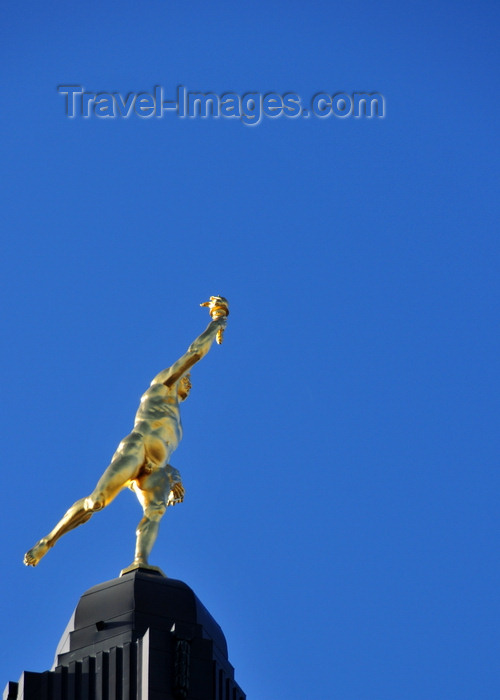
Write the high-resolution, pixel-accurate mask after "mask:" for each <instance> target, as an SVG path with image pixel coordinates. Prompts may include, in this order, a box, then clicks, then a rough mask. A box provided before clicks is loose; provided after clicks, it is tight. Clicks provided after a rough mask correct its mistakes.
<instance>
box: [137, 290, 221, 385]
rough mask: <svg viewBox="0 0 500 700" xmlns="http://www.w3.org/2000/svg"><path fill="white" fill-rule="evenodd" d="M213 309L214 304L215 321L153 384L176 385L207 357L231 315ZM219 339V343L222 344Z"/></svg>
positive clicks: (213, 316)
mask: <svg viewBox="0 0 500 700" xmlns="http://www.w3.org/2000/svg"><path fill="white" fill-rule="evenodd" d="M212 299H223V297H212ZM224 301H226V300H224ZM207 305H208V302H207ZM226 305H227V301H226ZM213 307H214V304H213V303H212V308H211V309H210V313H211V315H212V318H213V321H210V323H209V324H208V326H207V327H206V329H205V330H204V331H203V333H202V334H201V335H199V336H198V337H197V338H196V340H194V341H193V342H192V343H191V345H190V346H189V348H188V349H187V351H186V352H185V353H184V355H183V356H182V357H180V358H179V359H178V360H177V362H174V364H173V365H172V366H171V367H168V368H167V369H164V370H163V371H162V372H160V373H159V374H157V375H156V377H155V378H154V379H153V381H152V382H151V384H165V385H166V386H172V384H175V382H177V381H178V380H179V379H180V378H181V377H182V375H183V374H186V372H188V371H189V369H190V368H191V367H192V366H193V365H194V364H196V363H197V362H199V361H200V360H201V358H202V357H205V355H206V354H207V352H208V351H209V350H210V348H211V347H212V343H213V342H214V340H215V339H216V337H217V334H218V333H219V331H223V330H224V328H225V327H226V323H227V314H228V313H229V311H228V310H227V308H226V313H225V315H221V312H220V311H219V312H216V311H214V308H213ZM221 308H222V307H221V306H220V305H219V306H217V309H221ZM216 314H217V315H216ZM220 337H221V336H220V335H219V339H220ZM219 339H218V342H220V340H219Z"/></svg>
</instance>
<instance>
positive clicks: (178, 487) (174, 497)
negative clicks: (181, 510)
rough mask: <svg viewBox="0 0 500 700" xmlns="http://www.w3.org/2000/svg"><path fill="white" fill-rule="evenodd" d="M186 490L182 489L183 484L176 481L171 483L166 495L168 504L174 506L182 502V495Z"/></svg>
mask: <svg viewBox="0 0 500 700" xmlns="http://www.w3.org/2000/svg"><path fill="white" fill-rule="evenodd" d="M185 493H186V491H185V489H184V486H183V485H182V484H181V483H180V482H177V483H175V484H173V485H172V490H171V491H170V493H169V495H168V502H167V505H168V506H175V505H177V503H182V501H183V500H184V495H185Z"/></svg>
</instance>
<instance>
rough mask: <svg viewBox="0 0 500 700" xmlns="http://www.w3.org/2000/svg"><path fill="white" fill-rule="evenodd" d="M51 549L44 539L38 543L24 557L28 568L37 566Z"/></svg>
mask: <svg viewBox="0 0 500 700" xmlns="http://www.w3.org/2000/svg"><path fill="white" fill-rule="evenodd" d="M49 549H50V547H49V545H48V543H47V540H46V539H42V540H40V541H39V542H37V543H36V545H35V546H34V547H32V548H31V549H30V550H29V551H28V552H26V554H25V555H24V560H23V561H24V563H25V564H26V566H36V565H37V564H38V562H39V561H40V559H41V558H42V557H43V556H45V555H46V554H47V552H48V551H49Z"/></svg>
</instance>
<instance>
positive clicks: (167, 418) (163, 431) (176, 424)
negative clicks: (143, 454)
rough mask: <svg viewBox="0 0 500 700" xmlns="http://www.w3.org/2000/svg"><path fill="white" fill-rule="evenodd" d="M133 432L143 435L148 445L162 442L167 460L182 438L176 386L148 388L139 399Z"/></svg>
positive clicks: (155, 385) (153, 386)
mask: <svg viewBox="0 0 500 700" xmlns="http://www.w3.org/2000/svg"><path fill="white" fill-rule="evenodd" d="M134 431H136V432H139V433H141V434H142V435H144V437H145V438H147V442H149V443H153V442H154V441H155V440H160V441H161V442H163V443H164V444H165V447H166V448H167V451H168V455H166V457H167V458H168V456H169V455H170V454H171V453H172V452H173V451H174V450H175V449H176V448H177V446H178V444H179V442H180V441H181V438H182V424H181V416H180V410H179V398H178V395H177V387H176V386H173V387H170V388H167V387H166V386H165V385H164V384H153V385H152V386H150V387H149V389H148V390H147V391H146V392H145V393H144V394H143V395H142V397H141V403H140V406H139V409H138V411H137V413H136V416H135V424H134ZM162 461H163V460H162Z"/></svg>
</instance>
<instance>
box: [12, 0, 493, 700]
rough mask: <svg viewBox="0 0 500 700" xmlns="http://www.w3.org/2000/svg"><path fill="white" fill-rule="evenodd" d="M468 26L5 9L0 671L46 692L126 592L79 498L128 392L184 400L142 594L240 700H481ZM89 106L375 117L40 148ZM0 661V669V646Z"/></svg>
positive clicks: (482, 253) (481, 534)
mask: <svg viewBox="0 0 500 700" xmlns="http://www.w3.org/2000/svg"><path fill="white" fill-rule="evenodd" d="M499 14H500V12H499V8H498V4H497V3H495V2H492V1H490V2H475V3H472V2H460V1H459V2H443V1H442V0H435V1H434V2H412V1H409V2H405V3H402V2H394V1H391V0H388V1H385V2H384V1H383V0H382V1H381V2H376V3H373V2H367V1H366V0H359V1H357V2H349V3H347V2H344V3H337V2H305V0H303V1H302V2H298V1H297V0H288V2H284V1H283V0H279V1H278V0H274V1H273V0H267V1H266V2H262V1H258V2H257V1H255V2H247V3H243V4H242V3H234V2H224V1H222V2H217V3H208V4H207V3H206V2H200V1H199V0H193V2H190V3H172V2H167V1H163V2H160V1H159V0H149V2H145V3H137V2H130V1H129V0H121V1H120V2H106V3H103V2H90V1H89V2H85V3H67V2H66V3H62V2H51V3H49V4H47V3H45V4H43V5H40V4H39V3H35V2H27V3H23V4H17V5H16V4H12V3H11V4H9V6H8V7H7V8H5V9H4V18H3V21H2V28H3V39H2V45H1V49H0V50H1V55H2V59H3V66H4V82H3V89H2V108H1V110H0V120H1V128H2V137H3V138H2V153H3V155H2V165H3V170H4V177H3V186H2V200H3V202H2V218H3V236H2V254H1V257H0V269H1V279H2V289H3V297H4V298H3V301H2V304H1V306H0V314H1V321H2V329H3V333H2V336H3V343H2V366H3V372H2V394H3V397H4V399H3V411H2V413H3V419H2V426H3V445H4V453H3V480H4V501H3V508H2V521H3V524H2V532H3V533H4V542H3V547H2V559H3V575H2V580H1V587H2V590H1V601H2V625H3V630H4V644H3V647H2V656H1V659H0V686H1V687H0V690H2V689H3V687H4V685H5V683H6V682H7V681H8V680H17V679H18V677H19V675H20V674H21V672H22V670H23V669H26V670H34V671H43V670H46V669H47V668H49V667H50V665H51V663H52V658H53V653H54V651H55V647H56V645H57V642H58V640H59V637H60V635H61V634H62V632H63V629H64V627H65V625H66V622H67V620H68V619H69V617H70V615H71V612H72V610H73V608H74V606H75V605H76V603H77V601H78V599H79V597H80V595H81V594H82V593H83V592H84V591H85V590H86V589H88V588H90V587H91V586H93V585H95V584H97V583H100V582H102V581H106V580H108V579H111V578H114V577H115V576H116V575H117V574H118V572H119V571H120V569H121V568H123V567H124V566H126V565H127V564H128V563H130V560H131V558H132V552H133V544H134V534H133V533H134V529H135V526H136V524H137V522H138V521H139V519H140V517H141V511H140V508H139V506H138V504H137V503H136V502H135V498H134V496H133V494H132V493H131V492H129V491H127V492H125V493H123V494H122V495H120V497H119V498H118V499H117V500H116V501H115V502H114V503H113V504H112V505H111V506H110V507H109V509H107V511H105V512H103V513H100V514H97V515H96V516H95V517H94V518H93V519H92V521H91V522H89V523H88V524H87V525H85V526H84V527H81V528H80V529H78V530H75V531H74V532H72V533H70V534H69V535H67V536H66V537H65V538H63V539H62V540H61V541H60V542H59V543H58V545H57V546H56V548H55V549H54V550H52V551H51V552H50V553H49V554H48V555H47V557H46V558H45V559H44V560H43V561H42V562H41V564H40V565H39V567H38V568H37V569H34V570H33V569H27V568H25V567H24V566H23V564H22V556H23V554H24V552H25V551H26V549H28V548H29V547H30V546H32V544H34V542H35V541H36V540H37V539H38V538H39V537H41V536H42V535H44V534H46V532H47V531H48V530H49V529H50V528H51V527H52V526H53V525H54V524H55V522H56V521H57V520H58V519H59V517H60V516H61V515H62V514H63V512H64V511H65V510H66V508H67V507H68V506H69V505H71V503H73V501H75V500H76V499H77V498H79V497H81V496H85V495H87V494H88V493H89V492H90V491H91V489H92V488H93V486H94V484H95V482H96V480H97V478H98V477H99V476H100V474H101V472H102V471H103V469H104V468H105V467H106V465H107V463H108V461H109V459H110V457H111V455H112V453H113V451H114V449H115V447H116V445H117V443H118V442H119V440H120V439H121V438H122V437H123V436H124V435H125V434H126V433H127V432H128V431H129V430H130V428H131V422H132V419H133V415H134V412H135V410H136V406H137V402H138V399H139V396H140V394H141V393H142V391H143V390H144V389H145V388H146V387H147V385H148V384H149V381H150V379H151V378H152V377H153V376H154V375H155V374H156V373H157V372H158V371H159V370H161V369H163V368H164V367H165V366H168V365H169V364H171V363H172V362H173V361H174V360H175V359H177V357H178V356H179V355H180V354H181V353H182V352H183V351H184V350H185V349H186V348H187V346H188V344H189V343H190V342H191V341H192V340H193V339H194V337H195V336H196V335H197V334H198V333H199V332H201V330H203V328H204V327H205V325H206V323H207V321H208V315H207V312H206V310H205V309H200V308H199V307H198V304H199V303H200V302H202V301H204V300H205V299H207V298H208V296H209V295H210V294H217V293H220V294H224V295H225V296H227V297H228V299H229V300H230V303H231V316H230V319H229V324H228V329H227V331H226V338H225V342H224V344H223V345H222V346H221V347H214V348H213V350H212V351H211V353H210V355H209V356H208V357H207V358H205V360H204V361H203V362H202V363H201V364H200V365H199V366H197V367H196V368H195V369H194V371H193V376H192V379H193V391H192V393H191V396H190V398H189V400H188V402H187V403H186V404H185V405H184V407H183V409H184V412H183V421H184V430H185V436H184V442H183V443H182V445H181V447H180V448H179V450H178V451H177V453H176V454H175V455H174V458H173V460H172V463H173V465H174V466H175V467H177V468H178V469H179V470H180V471H181V473H182V475H183V479H184V482H185V486H186V489H187V496H186V501H185V503H184V504H183V505H182V506H179V507H177V508H175V509H170V510H169V512H168V513H167V514H166V516H165V519H164V521H163V523H162V529H161V533H160V538H159V541H158V543H157V545H156V548H155V550H154V552H153V556H152V563H155V564H157V565H159V566H161V567H162V568H163V569H164V571H166V573H167V574H168V575H169V576H171V577H173V578H179V579H181V580H183V581H185V582H186V583H188V584H189V585H190V586H191V587H192V588H193V589H194V590H195V592H196V593H197V595H198V596H199V598H200V599H201V600H202V601H203V603H204V604H205V605H206V606H207V607H208V608H209V610H210V611H211V613H212V614H213V615H214V617H215V618H216V620H217V621H218V622H219V623H220V624H221V626H222V627H223V629H224V632H225V634H226V637H227V640H228V645H229V654H230V659H231V661H232V663H233V664H234V666H235V667H236V678H237V680H238V682H239V683H240V685H241V686H242V688H243V689H244V690H245V691H246V693H247V694H248V697H249V700H250V699H251V700H277V699H278V698H286V700H313V699H320V700H330V699H332V700H334V699H335V700H443V699H449V700H478V699H479V700H493V699H496V698H498V697H500V682H499V672H498V655H499V639H498V628H499V619H498V612H499V604H498V589H499V583H500V582H499V564H498V546H499V541H498V518H497V512H498V495H499V485H500V479H499V475H498V413H499V411H498V409H499V405H498V403H499V401H498V396H499V391H498V388H499V387H498V378H499V377H498V368H499V367H498V335H499V334H498V308H499V297H498V286H499V285H498V253H499V247H500V246H499V241H498V215H499V211H498V184H499V183H498V169H497V164H498V160H499V152H498V148H497V146H498V113H499V108H500V105H499V100H498V90H495V88H494V86H495V84H496V82H495V75H494V69H496V68H497V66H498V63H499V55H498V29H499ZM67 83H70V84H79V85H82V86H84V87H85V88H86V89H87V90H88V91H93V92H103V91H108V92H120V93H122V94H126V93H128V92H141V91H151V90H152V88H153V86H154V85H162V86H163V87H164V88H165V90H166V92H167V93H170V94H171V95H172V96H173V93H174V92H175V88H176V86H177V85H178V84H182V85H185V86H187V88H188V89H190V90H193V91H203V92H206V91H213V92H217V93H223V92H229V91H234V92H237V93H245V92H250V91H255V92H261V93H266V92H277V93H279V94H283V93H286V92H295V93H297V94H300V95H301V96H302V97H303V98H304V99H309V98H310V97H311V96H312V95H314V94H315V93H317V92H327V93H336V92H346V93H353V92H356V91H370V92H372V91H373V92H375V91H377V92H380V93H382V94H383V95H384V96H385V99H386V110H387V111H386V117H385V118H384V119H371V120H369V119H354V118H346V119H339V118H333V117H332V118H328V119H319V118H309V119H299V118H297V119H290V118H285V117H282V118H279V119H270V118H267V119H264V120H263V121H262V123H261V124H259V125H258V126H254V127H249V126H245V125H244V124H242V123H241V122H240V121H238V120H230V119H218V120H217V119H208V120H202V119H192V120H189V119H179V118H176V117H174V116H173V115H168V116H166V117H165V118H163V119H140V118H138V117H131V118H130V119H98V118H96V117H94V118H91V119H88V120H84V119H81V118H79V119H73V120H70V119H68V118H67V117H66V116H65V115H64V99H63V97H62V96H61V95H59V94H58V93H57V86H58V85H61V84H67ZM5 640H8V643H7V642H6V641H5Z"/></svg>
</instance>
